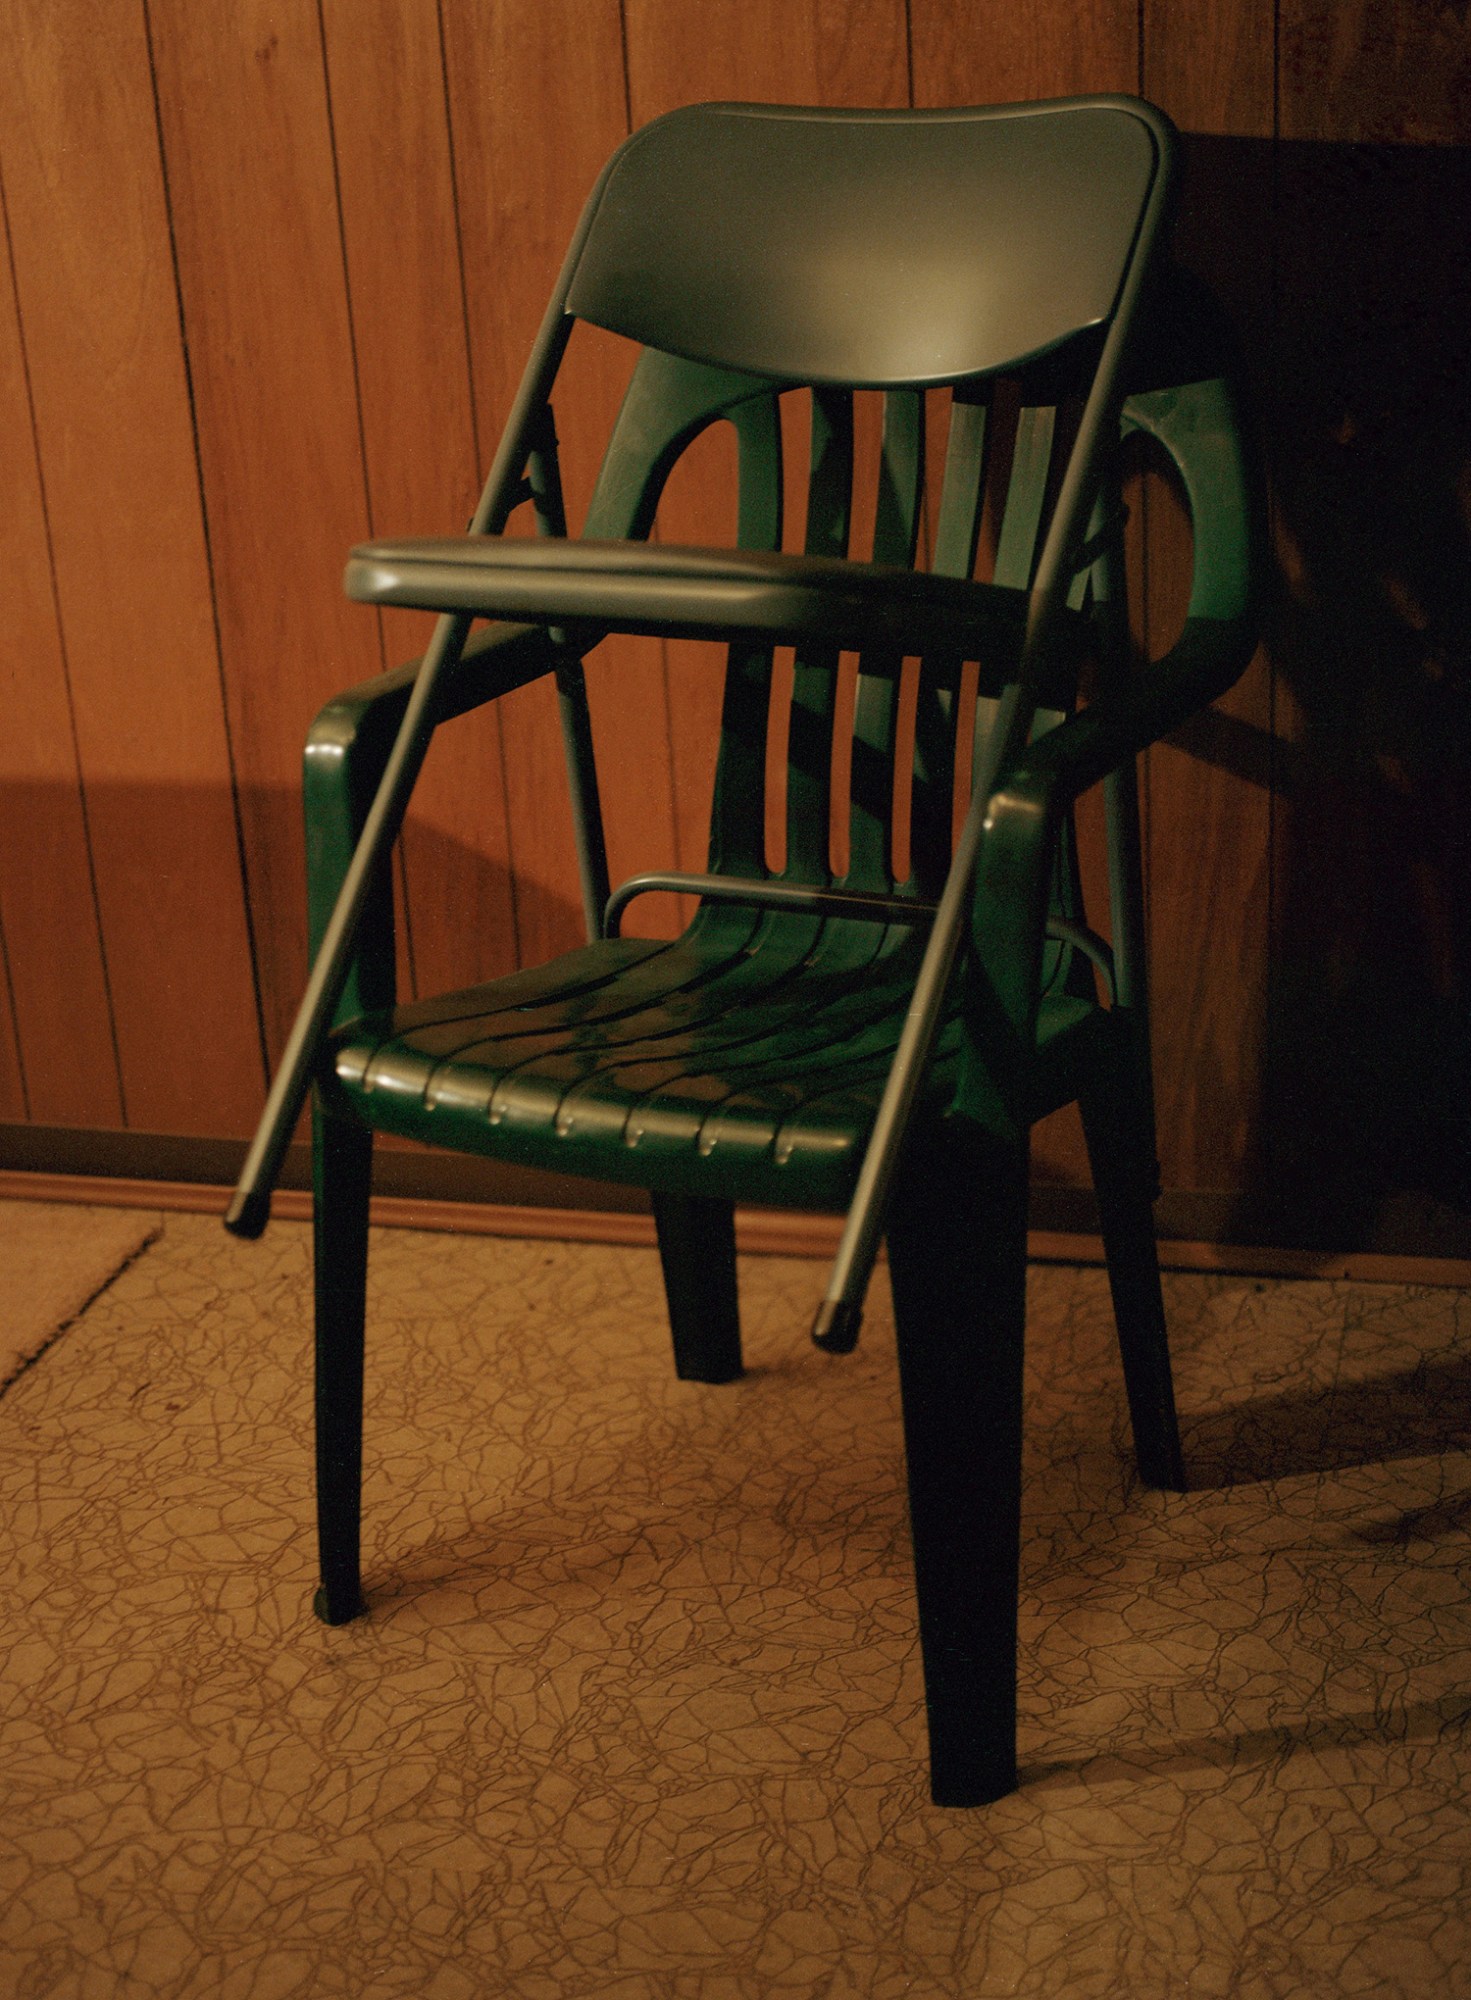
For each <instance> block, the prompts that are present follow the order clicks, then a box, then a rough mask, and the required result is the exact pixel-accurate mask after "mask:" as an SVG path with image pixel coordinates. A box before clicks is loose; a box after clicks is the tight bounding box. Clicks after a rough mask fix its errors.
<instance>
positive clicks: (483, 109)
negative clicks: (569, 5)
mask: <svg viewBox="0 0 1471 2000" xmlns="http://www.w3.org/2000/svg"><path fill="white" fill-rule="evenodd" d="M574 19H575V27H573V25H572V24H573V21H574ZM444 35H445V56H446V68H447V75H448V82H449V102H450V121H451V130H452V133H453V145H454V159H455V175H456V185H457V188H458V192H459V203H460V227H461V242H462V248H463V256H464V268H465V288H466V297H467V300H468V305H469V329H470V352H471V361H472V367H473V375H474V383H475V396H476V404H477V407H478V410H479V413H480V424H481V430H482V434H483V439H484V450H485V453H486V455H487V456H489V454H490V453H491V452H492V451H493V449H494V445H495V442H496V440H497V439H498V437H499V434H500V427H501V424H502V422H503V419H504V415H505V412H506V410H507V409H508V407H509V405H510V401H511V397H512V395H513V394H514V391H515V388H516V385H517V383H518V382H519V380H520V378H521V373H522V370H523V368H524V366H525V363H526V358H527V356H528V354H529V353H530V350H531V344H532V341H533V339H534V337H535V334H536V330H537V327H538V325H539V324H540V320H541V315H542V313H543V311H544V309H545V306H546V301H547V298H548V296H549V295H550V293H551V290H552V286H553V284H554V283H555V281H556V277H557V273H558V271H559V270H560V268H561V264H562V259H563V256H564V254H565V252H566V248H567V244H568V241H569V239H570V237H571V234H572V231H573V229H574V227H575V225H576V222H577V218H578V216H579V215H580V213H581V211H582V207H583V204H584V202H585V201H586V199H587V196H588V194H589V193H590V192H591V190H592V186H593V183H594V182H595V180H596V179H597V176H598V174H599V173H600V172H601V170H602V167H603V165H604V163H605V161H606V160H607V158H608V155H609V154H610V153H611V152H612V151H613V149H614V147H615V146H617V145H618V144H619V143H620V141H621V140H622V139H623V138H624V137H625V136H626V133H627V130H628V115H627V105H626V102H625V95H624V72H623V44H622V27H621V19H620V9H619V7H618V4H617V0H584V4H582V5H580V6H578V7H577V8H576V9H575V10H574V12H573V13H571V14H569V12H568V11H567V10H565V9H559V8H548V7H546V6H544V5H540V4H537V3H536V0H505V4H501V5H498V6H496V7H494V8H492V9H486V8H484V7H480V6H476V5H474V4H470V3H469V0H449V4H447V5H446V6H445V8H444ZM632 359H633V354H632V350H631V349H630V348H628V347H627V345H626V344H625V343H621V342H615V341H613V340H612V338H611V337H610V336H601V335H599V334H598V333H597V332H596V330H594V329H586V328H583V329H579V330H578V333H577V334H576V335H575V336H574V339H573V344H572V348H571V350H570V352H569V354H568V357H567V360H566V362H565V364H564V367H563V374H562V380H561V383H560V385H559V388H558V392H557V395H556V399H555V402H556V417H557V427H558V432H559V434H560V437H561V441H562V468H563V475H564V480H565V484H566V488H567V497H568V503H569V514H570V516H571V520H572V525H573V528H574V530H575V528H576V527H577V525H578V523H579V522H580V520H581V518H582V513H583V511H584V510H585V507H586V503H587V498H588V495H589V494H590V492H591V489H592V484H593V480H594V478H595V476H596V472H597V466H598V463H599V462H600V459H601V453H602V445H603V442H604V440H605V439H606V437H607V434H608V430H609V428H610V425H611V423H612V419H613V416H614V414H615V413H616V410H617V405H618V401H619V398H620V396H621V394H622V390H623V387H624V384H625V383H626V380H627V375H628V371H629V369H630V367H631V365H632ZM514 525H515V526H516V527H517V528H518V529H521V528H522V527H523V525H524V524H523V523H522V522H521V520H520V518H519V517H518V520H517V522H516V523H515V524H514ZM587 681H588V696H589V701H590V704H591V708H592V720H593V736H594V740H595V744H596V749H597V758H598V774H599V781H600V784H601V788H602V797H603V811H604V821H605V825H606V830H607V836H608V850H609V866H610V870H611V873H612V876H613V879H614V880H615V881H617V880H619V879H621V878H622V877H624V876H626V875H629V874H632V873H635V872H636V871H637V870H639V869H641V868H648V867H654V866H659V865H663V866H668V864H669V860H670V857H671V854H672V850H673V815H672V805H671V795H670V778H669V762H668V749H667V726H666V708H665V696H664V684H663V670H662V659H661V653H660V649H659V647H658V645H657V644H656V643H655V642H652V641H648V640H636V639H614V640H609V641H606V642H605V643H604V644H603V646H601V647H600V648H599V649H598V651H597V652H596V653H595V654H594V655H593V657H592V658H591V660H590V661H589V663H588V669H587ZM500 706H501V729H502V736H503V743H504V756H505V772H506V796H507V803H508V808H509V815H510V843H511V848H510V851H511V855H512V863H513V874H514V882H515V895H516V924H517V934H518V937H519V941H520V950H521V956H522V959H523V961H524V962H527V963H534V962H535V961H536V960H538V959H542V958H546V957H548V956H550V955H551V954H553V953H555V952H557V951H563V950H566V949H568V948H569V947H570V946H572V945H575V944H577V943H579V942H580V941H581V940H582V937H583V935H584V931H583V922H582V914H581V905H580V901H579V892H578V886H577V868H576V861H575V853H574V847H573V839H572V826H571V819H570V815H569V813H568V809H567V802H566V800H567V781H566V773H565V765H564V759H563V752H562V744H561V735H560V727H559V724H558V722H557V717H556V704H555V697H554V693H553V690H552V688H551V687H550V685H549V684H547V683H542V684H539V685H537V686H533V687H530V688H526V689H523V690H521V691H519V692H518V693H517V694H515V695H513V696H511V697H509V698H508V699H507V700H506V701H505V702H503V703H502V704H500ZM650 915H651V913H650V911H649V909H648V908H647V906H645V905H636V906H635V908H634V910H633V911H631V912H630V920H629V923H628V926H627V928H628V930H629V931H631V932H635V931H638V930H640V929H646V928H650V927H651V926H650V922H649V919H650Z"/></svg>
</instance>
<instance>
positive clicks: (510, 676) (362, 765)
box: [302, 625, 559, 1022]
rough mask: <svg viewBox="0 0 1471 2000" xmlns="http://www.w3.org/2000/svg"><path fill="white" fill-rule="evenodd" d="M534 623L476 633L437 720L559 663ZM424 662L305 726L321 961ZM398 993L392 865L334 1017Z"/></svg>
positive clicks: (314, 931) (360, 690)
mask: <svg viewBox="0 0 1471 2000" xmlns="http://www.w3.org/2000/svg"><path fill="white" fill-rule="evenodd" d="M558 657H559V655H558V653H557V651H556V648H555V647H554V646H552V645H551V643H550V641H549V640H548V638H547V634H546V632H545V631H544V630H543V629H542V628H541V627H539V626H535V625H495V626H491V627H489V628H488V629H487V630H485V631H482V632H477V633H474V634H473V635H472V636H471V638H470V639H469V640H468V642H467V643H466V646H465V650H464V652H463V653H462V654H461V656H460V659H459V660H458V662H457V663H456V665H455V668H454V671H453V674H452V676H451V678H450V680H449V682H448V685H447V687H446V688H445V690H444V694H443V697H442V699H441V704H440V710H439V714H438V717H437V718H436V719H437V720H438V721H440V722H447V721H448V720H449V719H450V718H451V717H452V716H456V715H464V714H466V713H467V712H468V711H469V710H470V709H472V708H478V707H479V706H480V705H481V704H482V703H484V702H487V701H493V700H494V699H495V698H496V697H497V696H498V695H502V694H509V693H510V692H511V690H512V689H513V688H518V687H524V686H525V684H526V683H527V682H528V681H532V680H536V679H537V678H539V677H540V676H541V675H542V674H545V673H549V672H551V671H552V670H553V669H554V668H555V666H556V664H557V660H558ZM418 672H419V662H418V661H417V660H413V661H410V663H409V664H408V665H407V666H403V667H395V668H394V669H393V670H392V672H390V673H386V674H377V675H375V676H374V678H373V679H372V680H368V681H360V682H359V683H358V684H357V686H355V687H350V688H347V689H346V690H345V691H344V692H343V693H341V694H339V695H334V696H333V698H332V700H331V701H329V702H328V703H327V705H326V706H325V708H323V709H322V710H321V712H320V714H319V715H318V716H317V717H316V719H315V721H314V722H313V723H312V726H311V728H310V730H309V731H308V733H307V740H306V754H305V759H304V763H303V769H302V798H303V804H304V807H305V813H306V840H307V929H308V939H309V951H310V956H311V957H312V958H313V959H315V957H316V954H317V949H318V946H319V945H320V944H321V941H322V935H323V932H324V931H325V930H326V928H327V923H328V919H329V918H330V917H331V915H332V911H333V908H334V906H335V905H336V902H337V894H338V891H339V890H340V888H341V887H342V883H343V879H344V878H345V876H346V874H347V870H348V866H349V863H350V862H351V860H352V857H353V853H354V850H355V849H356V847H357V843H358V836H359V834H360V833H361V832H362V829H363V822H364V821H365V820H366V818H367V816H368V809H369V807H370V806H371V805H372V803H373V798H374V795H375V793H376V792H377V790H378V785H379V781H380V780H381V778H382V776H383V771H384V767H385V766H386V765H387V763H388V758H389V754H390V752H391V751H392V749H393V745H394V739H395V738H396V737H397V735H398V730H399V725H400V723H401V722H402V721H403V716H404V710H405V709H406V708H407V707H408V702H409V695H410V692H411V691H412V689H413V685H414V681H415V679H416V677H417V675H418ZM393 999H394V946H393V878H392V873H391V870H390V869H389V868H388V867H387V866H385V867H384V869H383V871H382V879H381V880H380V882H379V883H378V884H377V885H376V886H375V889H374V892H373V894H372V895H371V896H370V898H369V901H368V905H367V908H366V909H365V911H364V913H363V922H362V927H361V930H360V932H359V941H358V948H357V952H356V955H355V958H354V964H353V969H352V971H351V973H350V974H349V975H348V980H347V985H346V986H345V987H344V989H343V994H342V1000H341V1003H340V1004H339V1006H338V1009H337V1015H336V1019H337V1020H338V1021H339V1022H341V1021H346V1020H354V1019H356V1018H357V1016H358V1015H360V1014H363V1013H366V1012H368V1011H369V1010H370V1009H376V1008H380V1007H391V1006H392V1005H393Z"/></svg>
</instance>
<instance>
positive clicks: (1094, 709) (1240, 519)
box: [1009, 379, 1265, 800]
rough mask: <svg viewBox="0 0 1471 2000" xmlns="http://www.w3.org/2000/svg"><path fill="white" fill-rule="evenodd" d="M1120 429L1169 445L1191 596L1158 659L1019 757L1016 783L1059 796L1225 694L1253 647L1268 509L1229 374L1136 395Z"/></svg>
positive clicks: (1063, 796)
mask: <svg viewBox="0 0 1471 2000" xmlns="http://www.w3.org/2000/svg"><path fill="white" fill-rule="evenodd" d="M1124 430H1125V432H1126V433H1127V432H1129V431H1140V432H1143V433H1144V434H1145V435H1147V436H1149V437H1152V438H1153V439H1155V441H1156V442H1157V443H1158V444H1160V445H1162V446H1163V448H1164V449H1165V451H1166V452H1167V453H1168V454H1169V456H1170V457H1171V459H1173V461H1174V464H1175V468H1176V470H1177V471H1178V473H1179V475H1180V479H1181V481H1182V483H1183V485H1184V488H1185V497H1186V499H1187V501H1188V503H1189V508H1190V518H1191V525H1192V528H1193V530H1194V539H1195V559H1194V568H1193V570H1192V574H1191V583H1190V603H1189V607H1188V609H1187V611H1186V615H1185V625H1184V629H1183V630H1182V632H1181V634H1180V636H1179V638H1178V639H1177V640H1176V642H1175V644H1174V645H1173V646H1172V647H1171V648H1170V650H1169V652H1168V653H1166V654H1165V656H1164V658H1163V659H1162V660H1156V661H1154V662H1153V663H1152V664H1151V665H1149V666H1145V667H1143V668H1141V669H1140V670H1139V671H1138V672H1137V673H1136V674H1135V675H1134V676H1133V677H1132V678H1131V679H1130V680H1129V681H1128V682H1126V683H1125V684H1124V685H1123V686H1120V687H1116V688H1112V689H1109V690H1108V691H1107V692H1106V693H1104V694H1102V695H1100V696H1099V698H1098V699H1097V700H1096V701H1094V702H1093V703H1092V704H1091V705H1090V706H1089V707H1087V708H1085V709H1082V710H1080V711H1079V712H1078V713H1076V714H1074V715H1071V716H1069V717H1068V719H1067V720H1066V721H1065V722H1063V723H1061V724H1059V726H1058V727H1057V728H1055V729H1051V730H1049V731H1048V732H1047V733H1046V734H1045V735H1043V736H1040V737H1038V738H1037V740H1036V741H1035V742H1033V743H1031V744H1030V745H1029V746H1028V748H1027V749H1026V751H1025V752H1024V753H1023V755H1022V756H1021V757H1020V758H1019V759H1018V761H1017V765H1016V767H1015V769H1014V771H1013V773H1012V775H1011V778H1010V780H1009V785H1010V786H1014V787H1018V788H1020V789H1021V790H1022V791H1030V790H1032V789H1033V788H1034V787H1035V786H1038V785H1044V786H1045V787H1046V788H1047V789H1048V790H1055V791H1056V793H1057V795H1058V797H1059V799H1060V800H1066V799H1069V798H1075V797H1076V796H1077V795H1078V793H1080V792H1083V791H1086V790H1087V789H1088V787H1089V786H1090V785H1092V784H1096V783H1097V781H1098V780H1099V779H1100V778H1102V777H1106V776H1107V774H1108V773H1109V772H1110V771H1115V770H1117V769H1118V768H1119V767H1120V765H1122V764H1124V763H1126V762H1127V761H1128V759H1129V758H1130V757H1132V756H1135V755H1136V754H1137V753H1138V752H1139V751H1141V750H1143V749H1144V748H1146V747H1147V745H1149V744H1151V743H1155V742H1158V740H1159V739H1160V738H1161V737H1162V736H1168V735H1169V733H1170V732H1171V730H1174V729H1178V728H1179V727H1180V725H1181V723H1183V722H1185V721H1188V719H1189V718H1190V717H1191V716H1192V715H1195V714H1196V713H1198V712H1199V710H1201V709H1202V708H1205V707H1207V706H1209V704H1210V703H1211V702H1213V701H1215V700H1217V699H1218V698H1219V697H1220V696H1221V695H1223V694H1224V693H1225V692H1226V690H1227V689H1228V688H1229V687H1231V686H1233V685H1234V683H1235V682H1236V681H1237V680H1239V679H1240V677H1241V675H1242V673H1243V672H1244V671H1245V670H1246V666H1247V664H1248V662H1249V661H1250V659H1251V656H1252V654H1253V652H1254V651H1255V650H1256V643H1257V633H1258V604H1259V600H1260V595H1261V578H1262V574H1263V570H1264V553H1263V534H1262V522H1263V519H1264V515H1265V509H1264V507H1263V505H1262V499H1261V476H1260V470H1259V467H1258V466H1257V463H1256V460H1255V457H1254V455H1253V453H1252V452H1251V450H1250V449H1249V447H1248V445H1247V444H1246V443H1245V441H1244V439H1243V432H1242V426H1241V422H1240V419H1239V416H1238V413H1237V409H1236V403H1235V398H1234V396H1233V394H1232V391H1231V387H1230V384H1229V382H1227V381H1226V380H1224V379H1216V380H1212V381H1204V382H1190V383H1186V384H1185V385H1184V386H1183V387H1178V388H1172V389H1162V390H1156V391H1153V392H1151V393H1149V394H1147V395H1140V396H1134V397H1131V398H1130V400H1129V401H1128V403H1127V404H1126V405H1125V406H1124Z"/></svg>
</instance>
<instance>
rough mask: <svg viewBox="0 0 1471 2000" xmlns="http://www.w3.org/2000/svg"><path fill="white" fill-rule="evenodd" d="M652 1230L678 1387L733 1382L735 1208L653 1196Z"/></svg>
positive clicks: (736, 1342)
mask: <svg viewBox="0 0 1471 2000" xmlns="http://www.w3.org/2000/svg"><path fill="white" fill-rule="evenodd" d="M654 1227H655V1229H656V1230H657V1232H658V1237H659V1258H660V1261H661V1263H662V1264H663V1266H664V1295H665V1297H666V1298H667V1300H668V1301H669V1325H670V1330H671V1331H672V1333H673V1335H674V1372H675V1374H676V1375H677V1376H678V1377H679V1379H680V1381H681V1382H734V1381H735V1380H736V1378H737V1376H739V1374H740V1373H741V1317H740V1303H739V1298H738V1295H737V1291H736V1255H735V1208H734V1206H733V1204H732V1203H730V1202H728V1201H712V1200H709V1199H708V1198H707V1197H705V1196H703V1195H685V1194H656V1195H655V1196H654Z"/></svg>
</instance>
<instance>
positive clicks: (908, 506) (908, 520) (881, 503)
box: [845, 389, 924, 889]
mask: <svg viewBox="0 0 1471 2000" xmlns="http://www.w3.org/2000/svg"><path fill="white" fill-rule="evenodd" d="M923 495H924V396H923V393H922V392H920V391H919V390H914V389H891V390H890V391H889V392H888V394H887V395H886V396H885V397H884V428H883V442H882V445H881V448H880V454H879V481H878V501H877V506H876V509H875V514H874V530H873V560H874V561H875V562H877V563H891V564H893V565H894V566H895V567H896V568H899V569H908V568H909V567H910V566H911V565H912V564H913V562H914V552H915V549H916V546H917V545H918V541H919V514H920V505H921V501H922V498H923ZM899 668H900V661H899V659H898V657H897V656H885V657H883V658H877V657H873V656H869V655H865V656H864V659H863V660H861V661H860V663H859V673H858V685H857V690H856V693H855V696H854V705H853V751H852V767H851V779H850V787H851V788H850V795H849V846H848V870H847V875H846V877H845V880H846V881H847V882H848V883H849V884H850V885H851V886H852V887H854V888H860V889H886V888H888V887H889V886H890V883H891V882H892V879H893V863H892V844H893V843H892V832H893V814H894V720H895V712H896V708H897V705H898V699H899Z"/></svg>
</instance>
